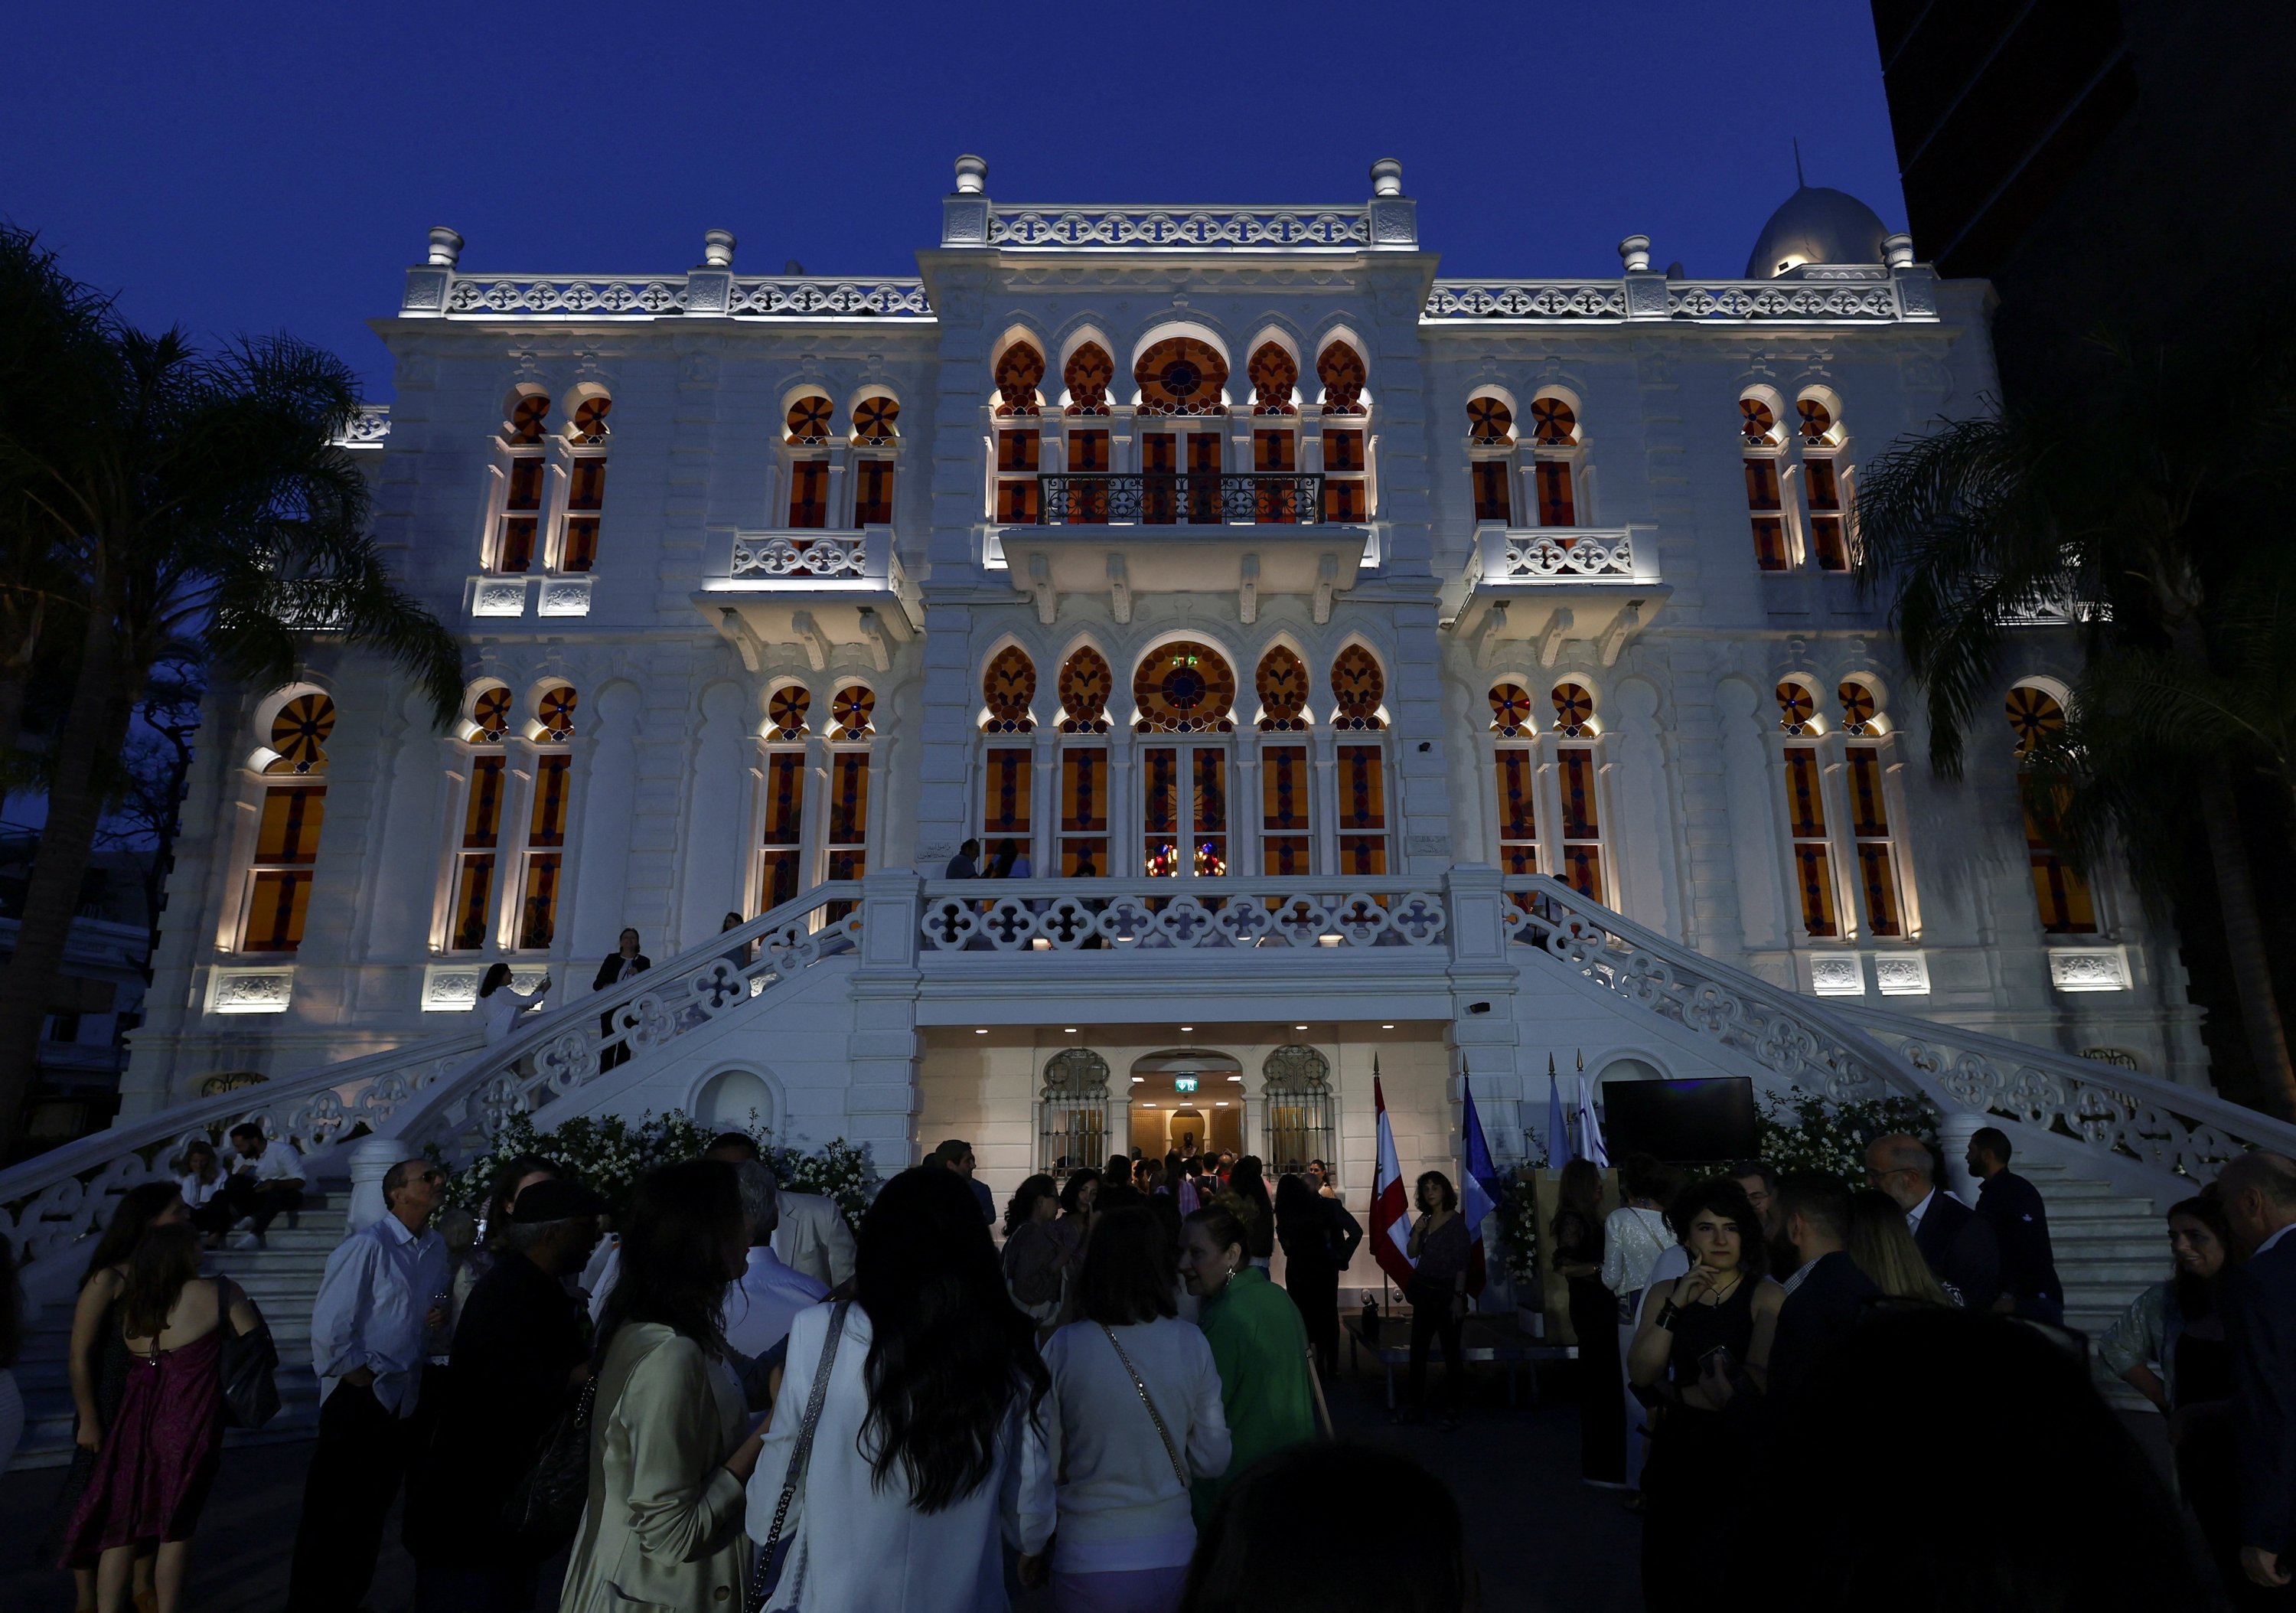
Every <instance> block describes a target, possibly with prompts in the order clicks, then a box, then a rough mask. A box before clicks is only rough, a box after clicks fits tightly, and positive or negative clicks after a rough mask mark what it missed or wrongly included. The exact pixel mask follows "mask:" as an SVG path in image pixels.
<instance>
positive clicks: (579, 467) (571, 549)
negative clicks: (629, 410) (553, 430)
mask: <svg viewBox="0 0 2296 1613" xmlns="http://www.w3.org/2000/svg"><path fill="white" fill-rule="evenodd" d="M613 407H614V400H613V399H611V398H609V397H607V396H606V395H605V394H604V393H603V392H600V393H597V394H594V395H593V396H591V397H588V398H585V399H583V400H582V401H581V402H579V403H578V404H576V405H575V406H574V419H573V422H572V424H570V426H569V427H568V429H567V433H566V441H567V454H568V462H567V466H566V530H565V532H564V533H563V535H562V537H561V538H560V539H559V543H558V569H559V570H560V571H562V572H586V571H588V570H590V568H591V567H593V566H594V565H595V564H597V563H598V523H599V522H600V520H601V519H602V518H603V511H604V510H605V507H606V416H607V415H608V414H610V413H611V411H612V409H613Z"/></svg>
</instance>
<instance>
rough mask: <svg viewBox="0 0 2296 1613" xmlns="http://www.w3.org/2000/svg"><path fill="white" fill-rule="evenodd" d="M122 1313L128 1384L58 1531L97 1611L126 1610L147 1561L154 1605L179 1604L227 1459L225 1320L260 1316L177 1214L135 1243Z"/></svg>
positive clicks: (235, 1324)
mask: <svg viewBox="0 0 2296 1613" xmlns="http://www.w3.org/2000/svg"><path fill="white" fill-rule="evenodd" d="M119 1319H120V1320H119V1329H120V1333H121V1337H122V1342H123V1343H124V1344H125V1346H126V1347H127V1353H128V1356H129V1359H130V1361H131V1362H132V1364H131V1366H130V1368H129V1370H128V1375H127V1387H126V1389H125V1390H124V1391H123V1392H122V1393H121V1395H120V1398H119V1411H118V1412H117V1413H116V1415H115V1416H114V1417H113V1419H112V1423H111V1428H109V1429H108V1430H107V1431H106V1432H105V1435H104V1438H103V1444H102V1449H101V1450H100V1451H98V1453H96V1463H95V1471H94V1475H93V1477H91V1478H90V1480H89V1482H88V1486H87V1489H86V1492H85V1493H84V1494H82V1495H81V1496H80V1499H79V1504H78V1507H77V1508H75V1509H74V1510H73V1513H72V1519H71V1523H70V1526H69V1527H67V1529H66V1531H65V1535H64V1552H63V1556H64V1562H65V1565H66V1566H67V1567H70V1568H94V1570H95V1581H96V1601H97V1605H98V1607H99V1608H100V1609H102V1613H127V1609H129V1608H130V1607H131V1606H132V1605H133V1602H132V1588H133V1584H134V1579H135V1576H134V1574H133V1572H132V1565H133V1564H134V1563H135V1561H137V1560H148V1561H150V1563H151V1564H152V1584H153V1587H154V1589H155V1590H156V1592H157V1605H158V1609H159V1613H175V1609H176V1608H177V1607H178V1606H180V1605H181V1604H182V1601H183V1595H184V1572H185V1569H186V1568H188V1566H189V1563H190V1558H191V1543H192V1535H193V1532H194V1531H195V1530H196V1529H197V1528H198V1527H199V1520H200V1510H201V1508H202V1507H203V1506H205V1505H206V1503H207V1496H208V1490H209V1486H210V1485H212V1484H213V1483H214V1482H215V1474H216V1468H217V1464H218V1463H219V1462H220V1461H222V1458H223V1372H222V1354H223V1341H224V1331H223V1330H224V1329H225V1327H229V1328H230V1329H231V1330H232V1331H233V1333H234V1334H244V1333H247V1332H249V1331H250V1330H251V1329H255V1328H257V1327H259V1326H260V1325H261V1324H262V1321H263V1319H262V1317H261V1316H260V1315H258V1313H257V1312H256V1309H255V1305H254V1304H253V1302H252V1301H250V1299H249V1298H248V1297H247V1296H246V1295H245V1294H243V1293H242V1292H240V1291H239V1289H238V1288H236V1287H235V1286H234V1285H233V1284H232V1283H231V1282H230V1281H229V1280H227V1279H225V1278H220V1277H209V1278H203V1277H201V1275H200V1235H199V1233H198V1232H196V1231H195V1230H193V1229H192V1228H191V1227H190V1226H189V1225H187V1224H185V1223H184V1222H169V1223H168V1224H167V1225H165V1226H161V1227H157V1228H153V1229H151V1230H147V1231H146V1232H145V1233H144V1235H143V1239H141V1240H140V1241H139V1242H138V1243H137V1244H136V1246H135V1252H134V1253H133V1254H132V1255H129V1256H128V1259H127V1275H126V1278H125V1280H124V1282H123V1284H122V1288H121V1295H120V1301H119Z"/></svg>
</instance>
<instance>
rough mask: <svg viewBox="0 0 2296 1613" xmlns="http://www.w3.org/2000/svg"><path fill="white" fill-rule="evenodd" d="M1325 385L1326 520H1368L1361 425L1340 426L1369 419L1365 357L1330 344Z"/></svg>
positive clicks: (1323, 366) (1323, 359) (1322, 371)
mask: <svg viewBox="0 0 2296 1613" xmlns="http://www.w3.org/2000/svg"><path fill="white" fill-rule="evenodd" d="M1316 379H1317V380H1319V381H1321V382H1322V383H1324V405H1323V416H1324V443H1323V447H1324V520H1326V521H1363V520H1365V519H1367V518H1368V516H1369V512H1370V508H1371V502H1370V499H1371V486H1370V481H1369V465H1370V462H1369V459H1368V458H1367V457H1366V456H1365V451H1364V428H1363V426H1362V425H1361V424H1339V422H1341V421H1342V420H1345V419H1347V418H1348V417H1349V416H1354V417H1356V418H1357V420H1358V421H1359V420H1360V418H1361V416H1363V414H1364V412H1365V410H1364V402H1363V390H1364V361H1363V356H1362V355H1361V354H1359V353H1357V351H1356V350H1355V349H1354V348H1352V347H1350V346H1349V345H1348V344H1347V343H1346V342H1329V343H1326V344H1325V346H1324V350H1323V352H1322V353H1320V354H1319V355H1317V357H1316Z"/></svg>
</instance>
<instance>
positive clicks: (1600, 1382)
mask: <svg viewBox="0 0 2296 1613" xmlns="http://www.w3.org/2000/svg"><path fill="white" fill-rule="evenodd" d="M1558 1189H1559V1190H1558V1192H1557V1194H1556V1200H1555V1207H1554V1221H1553V1222H1551V1223H1549V1225H1548V1227H1547V1230H1546V1236H1547V1239H1548V1247H1550V1248H1551V1249H1553V1251H1554V1256H1553V1258H1554V1271H1555V1274H1556V1275H1557V1276H1559V1277H1561V1278H1562V1280H1563V1281H1564V1282H1566V1283H1568V1284H1569V1285H1570V1331H1571V1333H1572V1334H1573V1335H1574V1336H1575V1337H1577V1339H1578V1340H1579V1477H1581V1478H1583V1479H1585V1480H1586V1481H1587V1483H1588V1484H1590V1485H1604V1486H1607V1487H1612V1488H1624V1487H1625V1485H1626V1482H1627V1431H1626V1429H1625V1428H1623V1427H1621V1426H1620V1422H1619V1395H1620V1390H1621V1388H1622V1387H1623V1384H1624V1380H1625V1370H1624V1367H1623V1365H1622V1363H1621V1362H1620V1360H1619V1352H1618V1350H1617V1348H1616V1347H1615V1346H1616V1342H1617V1322H1616V1320H1615V1319H1616V1317H1617V1316H1618V1312H1619V1305H1618V1301H1617V1300H1616V1299H1615V1298H1614V1297H1612V1296H1611V1290H1610V1289H1608V1288H1604V1287H1603V1171H1602V1167H1601V1166H1599V1165H1597V1164H1595V1162H1594V1161H1593V1160H1591V1159H1574V1160H1572V1161H1571V1162H1570V1164H1566V1165H1564V1166H1563V1167H1562V1181H1561V1182H1560V1183H1559V1184H1558Z"/></svg>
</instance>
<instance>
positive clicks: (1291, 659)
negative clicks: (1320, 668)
mask: <svg viewBox="0 0 2296 1613" xmlns="http://www.w3.org/2000/svg"><path fill="white" fill-rule="evenodd" d="M1252 685H1253V687H1254V688H1255V689H1256V690H1257V691H1258V693H1259V726H1260V727H1261V728H1264V729H1266V730H1267V731H1268V732H1270V733H1279V734H1282V733H1292V732H1295V731H1297V730H1299V729H1301V728H1306V727H1307V726H1308V716H1307V712H1308V669H1307V667H1306V666H1305V665H1304V664H1303V663H1302V662H1300V657H1299V656H1297V655H1295V654H1292V652H1291V651H1290V650H1289V649H1287V648H1286V647H1284V646H1283V645H1280V644H1279V645H1275V646H1273V647H1271V648H1270V649H1269V650H1268V652H1267V654H1265V655H1262V656H1261V657H1260V658H1259V671H1257V672H1256V673H1254V674H1253V675H1252Z"/></svg>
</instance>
